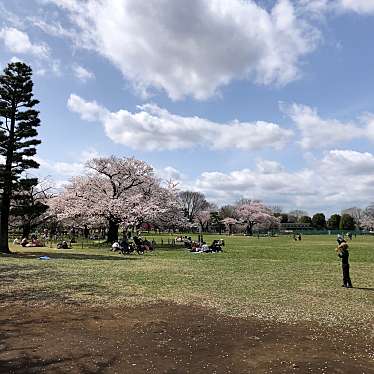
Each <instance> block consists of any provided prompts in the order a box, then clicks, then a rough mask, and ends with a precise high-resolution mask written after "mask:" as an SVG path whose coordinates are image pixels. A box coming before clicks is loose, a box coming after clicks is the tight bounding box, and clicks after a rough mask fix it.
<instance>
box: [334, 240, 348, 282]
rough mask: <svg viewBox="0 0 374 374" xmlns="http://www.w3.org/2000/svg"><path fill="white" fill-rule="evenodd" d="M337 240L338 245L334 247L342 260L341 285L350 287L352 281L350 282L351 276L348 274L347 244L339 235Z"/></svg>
mask: <svg viewBox="0 0 374 374" xmlns="http://www.w3.org/2000/svg"><path fill="white" fill-rule="evenodd" d="M337 242H338V247H337V248H336V252H337V254H338V256H339V257H340V258H341V260H342V271H343V284H342V287H346V288H352V282H351V278H350V276H349V261H348V260H349V251H348V244H347V242H346V241H345V240H344V239H343V238H340V237H338V239H337Z"/></svg>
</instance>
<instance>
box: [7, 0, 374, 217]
mask: <svg viewBox="0 0 374 374" xmlns="http://www.w3.org/2000/svg"><path fill="white" fill-rule="evenodd" d="M373 35H374V0H257V1H255V0H188V1H186V0H147V1H139V0H0V65H1V67H4V66H5V65H6V64H7V62H9V61H15V60H21V61H24V62H27V63H29V64H31V66H32V67H33V70H34V82H35V95H36V97H37V98H38V99H39V100H40V101H41V103H40V105H39V109H40V112H41V119H42V126H41V127H40V131H39V133H40V137H41V139H42V141H43V143H42V145H41V146H40V147H39V151H38V158H39V161H40V164H41V168H40V170H39V172H38V173H39V174H40V175H44V176H46V175H49V176H51V177H52V178H53V179H54V180H56V183H58V184H61V183H62V182H63V181H67V180H68V179H69V178H70V177H71V176H73V175H76V174H79V173H81V172H82V170H83V165H84V163H85V161H86V160H87V159H89V158H90V157H93V156H105V155H110V154H115V155H118V156H135V157H136V158H139V159H142V160H145V161H147V162H148V163H150V164H151V165H152V166H153V167H154V168H155V169H156V170H157V172H158V173H159V175H160V176H162V177H163V178H173V179H174V180H178V181H179V183H180V187H181V188H189V189H194V190H198V191H201V192H203V193H205V194H206V196H207V197H208V199H210V200H212V201H215V202H217V203H218V204H219V205H221V204H224V203H229V202H233V201H235V200H237V199H238V198H241V197H247V198H255V199H261V200H263V201H264V202H266V203H268V204H271V205H274V204H276V205H280V206H281V207H283V209H284V210H285V211H287V210H289V209H296V208H297V209H304V210H307V211H308V212H309V213H310V214H312V213H315V212H317V211H323V212H325V213H327V214H330V213H334V212H339V211H341V209H344V208H348V207H351V206H360V207H364V206H366V205H368V204H369V203H370V202H372V201H374V49H373Z"/></svg>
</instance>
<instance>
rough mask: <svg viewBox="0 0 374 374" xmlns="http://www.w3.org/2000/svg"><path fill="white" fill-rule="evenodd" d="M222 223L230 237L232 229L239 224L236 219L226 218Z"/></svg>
mask: <svg viewBox="0 0 374 374" xmlns="http://www.w3.org/2000/svg"><path fill="white" fill-rule="evenodd" d="M222 223H223V224H224V225H225V226H226V227H227V229H228V232H229V235H231V234H232V229H233V226H234V225H235V224H237V223H238V221H237V220H236V219H235V218H232V217H226V218H224V219H223V220H222Z"/></svg>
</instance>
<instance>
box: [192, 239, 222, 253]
mask: <svg viewBox="0 0 374 374" xmlns="http://www.w3.org/2000/svg"><path fill="white" fill-rule="evenodd" d="M189 251H190V252H192V253H218V252H222V241H221V240H217V239H215V240H213V242H212V244H211V245H210V246H209V245H208V244H207V243H206V242H202V243H199V242H195V241H192V243H191V249H190V250H189Z"/></svg>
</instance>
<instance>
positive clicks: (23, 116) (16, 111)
mask: <svg viewBox="0 0 374 374" xmlns="http://www.w3.org/2000/svg"><path fill="white" fill-rule="evenodd" d="M31 77H32V70H31V68H30V67H29V66H28V65H26V64H24V63H21V62H16V63H10V64H8V66H7V67H6V68H5V69H4V73H3V74H2V75H1V76H0V252H5V253H9V246H8V230H9V215H10V204H11V199H12V195H13V193H14V191H16V190H19V187H20V184H22V178H21V176H22V173H23V172H24V171H25V170H27V169H29V168H38V167H39V164H38V163H37V162H36V161H35V160H33V159H32V157H33V156H34V155H35V154H36V148H35V147H36V146H37V145H38V144H40V140H37V139H35V137H36V136H37V135H38V133H37V131H36V128H37V127H38V126H39V124H40V120H39V112H38V111H36V110H35V109H33V108H34V106H35V105H37V104H38V103H39V101H38V100H35V99H34V98H33V93H32V90H33V82H32V79H31Z"/></svg>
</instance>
